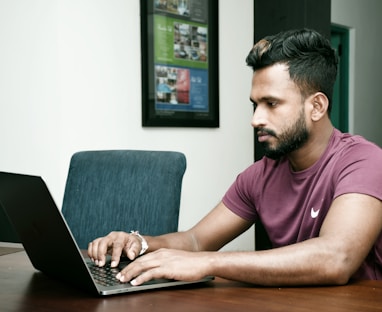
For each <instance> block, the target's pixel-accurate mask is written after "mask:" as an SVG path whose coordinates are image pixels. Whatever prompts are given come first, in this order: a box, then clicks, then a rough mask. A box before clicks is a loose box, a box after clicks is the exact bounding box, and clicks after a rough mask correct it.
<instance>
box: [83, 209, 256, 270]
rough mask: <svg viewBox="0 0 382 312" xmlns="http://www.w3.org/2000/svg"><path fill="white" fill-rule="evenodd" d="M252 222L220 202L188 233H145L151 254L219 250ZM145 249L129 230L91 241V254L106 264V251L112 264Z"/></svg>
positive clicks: (100, 264)
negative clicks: (171, 251) (157, 252)
mask: <svg viewBox="0 0 382 312" xmlns="http://www.w3.org/2000/svg"><path fill="white" fill-rule="evenodd" d="M251 225H252V222H250V221H246V220H244V219H242V218H240V217H238V216H237V215H235V214H234V213H233V212H231V211H230V210H229V209H228V208H227V207H225V206H224V204H223V203H219V204H218V205H217V206H216V207H215V208H214V209H213V210H212V211H211V212H210V213H209V214H207V215H206V216H205V217H204V218H203V219H202V220H201V221H200V222H199V223H197V224H196V225H195V226H194V227H193V228H191V229H190V230H188V231H185V232H176V233H169V234H165V235H161V236H144V238H145V239H146V241H147V243H148V246H149V248H148V250H147V253H149V252H152V251H155V250H158V249H160V248H166V249H177V250H184V251H193V252H195V251H216V250H218V249H220V248H221V247H223V246H224V245H225V244H227V243H228V242H230V241H231V240H232V239H234V238H235V237H237V236H238V235H240V234H241V233H243V232H244V231H245V230H247V229H248V228H249V227H250V226H251ZM140 250H141V241H140V239H139V238H138V237H137V236H135V235H131V234H129V233H126V232H111V233H110V234H108V235H107V236H105V237H100V238H97V239H95V240H94V241H93V242H91V243H89V247H88V255H89V257H90V258H91V259H93V260H94V261H95V262H96V264H98V265H99V266H103V265H104V264H105V259H106V254H111V255H112V266H116V265H118V262H119V259H120V257H121V255H126V256H127V257H128V258H130V259H131V260H133V259H135V258H136V257H137V256H138V255H139V252H140Z"/></svg>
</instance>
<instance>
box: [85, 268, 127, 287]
mask: <svg viewBox="0 0 382 312" xmlns="http://www.w3.org/2000/svg"><path fill="white" fill-rule="evenodd" d="M89 269H90V272H91V273H92V275H93V278H94V280H95V281H96V282H97V284H100V285H102V286H113V285H119V284H121V282H120V281H119V280H117V279H116V275H117V274H118V272H119V271H120V269H119V268H112V267H111V266H110V264H108V265H105V266H104V267H98V266H96V265H95V264H89Z"/></svg>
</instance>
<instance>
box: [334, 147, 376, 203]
mask: <svg viewBox="0 0 382 312" xmlns="http://www.w3.org/2000/svg"><path fill="white" fill-rule="evenodd" d="M381 165H382V149H380V148H379V147H378V146H376V145H374V144H360V145H354V146H352V147H350V148H349V149H347V150H346V152H345V153H344V154H343V155H342V159H341V166H340V167H339V168H341V171H339V172H338V173H337V181H336V187H335V192H334V198H336V197H338V196H340V195H343V194H346V193H360V194H366V195H370V196H373V197H375V198H378V199H379V200H382V166H381Z"/></svg>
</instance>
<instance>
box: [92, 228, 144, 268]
mask: <svg viewBox="0 0 382 312" xmlns="http://www.w3.org/2000/svg"><path fill="white" fill-rule="evenodd" d="M141 249H142V242H141V239H140V238H139V237H138V236H136V235H133V234H130V233H126V232H111V233H109V234H108V235H107V236H104V237H99V238H97V239H95V240H93V241H92V242H90V243H89V246H88V256H89V258H90V259H91V260H92V261H93V262H94V263H95V264H96V265H97V266H100V267H102V266H104V265H105V262H106V255H107V254H109V255H111V264H110V265H111V266H112V267H116V266H117V265H118V264H119V261H120V258H121V256H126V257H128V258H129V259H130V260H134V259H135V258H136V257H137V256H138V255H139V253H140V251H141Z"/></svg>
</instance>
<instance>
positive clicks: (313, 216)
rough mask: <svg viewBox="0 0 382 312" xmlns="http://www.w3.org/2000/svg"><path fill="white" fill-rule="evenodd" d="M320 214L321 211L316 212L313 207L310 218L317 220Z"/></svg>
mask: <svg viewBox="0 0 382 312" xmlns="http://www.w3.org/2000/svg"><path fill="white" fill-rule="evenodd" d="M319 212H320V209H318V210H317V211H314V209H313V207H312V209H311V210H310V216H311V217H312V218H313V219H316V218H317V216H318V214H319Z"/></svg>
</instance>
